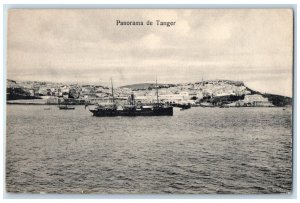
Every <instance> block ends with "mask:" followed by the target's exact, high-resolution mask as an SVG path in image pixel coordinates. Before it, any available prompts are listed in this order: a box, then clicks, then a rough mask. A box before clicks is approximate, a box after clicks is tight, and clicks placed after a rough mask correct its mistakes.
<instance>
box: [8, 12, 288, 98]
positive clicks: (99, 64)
mask: <svg viewBox="0 0 300 203" xmlns="http://www.w3.org/2000/svg"><path fill="white" fill-rule="evenodd" d="M117 20H120V21H142V22H144V25H143V26H130V25H127V26H117V25H116V21H117ZM148 20H150V21H153V23H154V24H153V25H152V26H147V25H145V22H147V21H148ZM156 20H160V21H164V22H176V23H175V25H174V26H170V27H167V26H157V25H156ZM292 69H293V13H292V11H291V10H289V9H170V10H168V9H148V10H147V9H12V10H10V11H9V15H8V28H7V78H8V79H13V80H17V81H19V80H23V81H24V80H32V81H51V82H63V83H86V84H102V85H108V84H109V83H110V78H113V81H114V86H122V85H128V84H134V83H143V82H150V83H151V82H155V79H156V78H157V79H158V82H159V83H185V82H197V81H201V80H202V77H203V79H204V80H213V79H228V80H238V81H243V82H244V83H245V85H246V86H248V87H250V88H253V89H254V90H258V91H261V92H267V93H274V94H280V95H285V96H292Z"/></svg>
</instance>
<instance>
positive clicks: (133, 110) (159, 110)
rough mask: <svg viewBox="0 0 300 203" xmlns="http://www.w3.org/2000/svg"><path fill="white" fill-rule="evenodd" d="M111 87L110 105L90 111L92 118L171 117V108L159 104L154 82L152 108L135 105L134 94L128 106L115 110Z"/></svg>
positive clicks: (99, 106) (100, 106)
mask: <svg viewBox="0 0 300 203" xmlns="http://www.w3.org/2000/svg"><path fill="white" fill-rule="evenodd" d="M111 87H112V90H111V92H112V104H111V105H98V107H97V108H96V109H90V112H92V113H93V116H96V117H113V116H173V107H172V106H168V105H165V104H161V103H159V100H158V87H157V80H156V103H155V104H154V105H153V106H149V105H148V106H146V105H137V104H136V102H135V98H134V94H132V95H130V97H129V104H128V105H124V106H123V107H122V108H121V109H119V108H117V105H116V103H115V98H114V88H113V83H112V79H111Z"/></svg>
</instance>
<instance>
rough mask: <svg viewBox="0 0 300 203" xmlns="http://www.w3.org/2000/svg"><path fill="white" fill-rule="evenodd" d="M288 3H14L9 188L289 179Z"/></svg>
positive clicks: (199, 185)
mask: <svg viewBox="0 0 300 203" xmlns="http://www.w3.org/2000/svg"><path fill="white" fill-rule="evenodd" d="M293 24H294V22H293V10H292V9H10V10H9V11H8V19H7V77H6V79H7V80H6V84H7V86H6V90H7V92H6V121H7V123H6V152H5V154H6V157H5V167H6V168H5V187H6V192H8V193H38V194H40V193H41V194H45V193H47V194H48V193H55V194H57V193H63V194H70V193H71V194H274V193H283V194H288V193H291V192H292V184H293V181H292V180H293V179H292V144H293V142H292V140H293V139H292V138H293V137H292V126H293V125H292V110H293V108H292V99H293V92H292V90H293V83H292V81H293Z"/></svg>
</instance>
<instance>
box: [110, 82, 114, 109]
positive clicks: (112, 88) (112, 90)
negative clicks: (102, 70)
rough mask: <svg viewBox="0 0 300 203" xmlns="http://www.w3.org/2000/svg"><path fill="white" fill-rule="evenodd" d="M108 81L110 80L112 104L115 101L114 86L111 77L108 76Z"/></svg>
mask: <svg viewBox="0 0 300 203" xmlns="http://www.w3.org/2000/svg"><path fill="white" fill-rule="evenodd" d="M110 82H111V94H112V102H113V104H114V103H115V97H114V86H113V82H112V78H110Z"/></svg>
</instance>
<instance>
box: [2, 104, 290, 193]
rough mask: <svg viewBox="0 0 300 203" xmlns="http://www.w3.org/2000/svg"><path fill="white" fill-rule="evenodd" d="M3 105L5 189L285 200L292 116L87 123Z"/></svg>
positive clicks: (271, 112) (244, 112)
mask: <svg viewBox="0 0 300 203" xmlns="http://www.w3.org/2000/svg"><path fill="white" fill-rule="evenodd" d="M44 108H46V107H45V106H30V105H8V106H7V137H6V189H7V191H8V192H18V193H23V192H31V193H40V192H46V193H118V194H120V193H139V194H140V193H142V194H149V193H159V194H161V193H197V194H203V193H239V194H241V193H286V192H289V191H291V187H292V123H291V122H292V121H291V113H292V110H291V109H286V110H283V109H282V108H228V109H221V108H192V109H190V110H186V111H179V110H177V109H176V110H175V113H174V116H173V117H135V118H130V117H116V118H97V117H93V116H91V113H90V112H89V111H88V110H85V109H84V107H83V106H76V109H75V110H73V111H72V110H69V111H63V110H59V109H58V108H57V107H56V106H51V107H50V108H51V109H50V110H44Z"/></svg>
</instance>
